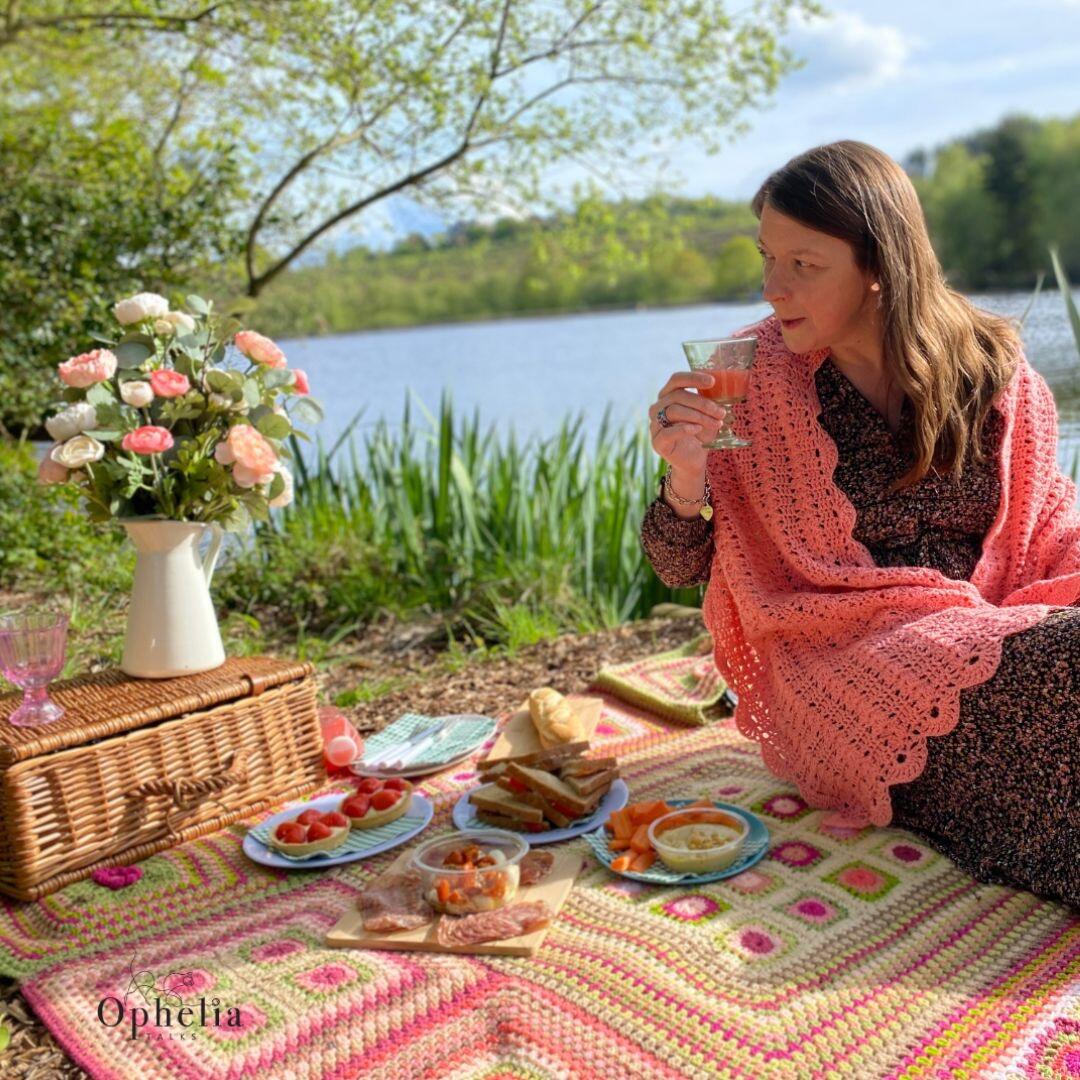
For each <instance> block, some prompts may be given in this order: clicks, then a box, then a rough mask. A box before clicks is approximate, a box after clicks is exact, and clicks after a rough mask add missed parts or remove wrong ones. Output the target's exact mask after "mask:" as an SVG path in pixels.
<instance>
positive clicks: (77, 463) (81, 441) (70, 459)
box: [49, 435, 105, 469]
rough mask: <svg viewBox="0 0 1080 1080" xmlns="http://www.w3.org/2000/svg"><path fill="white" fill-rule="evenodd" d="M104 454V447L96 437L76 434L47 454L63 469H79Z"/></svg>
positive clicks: (97, 459)
mask: <svg viewBox="0 0 1080 1080" xmlns="http://www.w3.org/2000/svg"><path fill="white" fill-rule="evenodd" d="M104 455H105V447H104V446H102V445H101V443H99V442H98V441H97V439H92V438H91V437H90V436H89V435H76V436H75V437H74V438H73V439H68V440H67V442H63V443H61V444H60V445H59V446H57V447H56V448H55V449H54V450H53V451H52V453H51V454H50V455H49V456H50V457H51V458H52V459H53V461H55V462H56V463H57V464H58V465H63V466H64V468H65V469H81V468H82V467H83V466H84V465H88V464H89V463H90V462H91V461H100V460H101V459H102V457H104Z"/></svg>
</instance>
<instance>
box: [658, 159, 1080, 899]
mask: <svg viewBox="0 0 1080 1080" xmlns="http://www.w3.org/2000/svg"><path fill="white" fill-rule="evenodd" d="M753 209H754V212H755V214H756V215H757V217H758V219H759V222H760V225H759V236H758V240H759V247H760V249H761V251H762V255H763V259H764V287H763V295H764V299H765V300H766V301H767V302H768V303H769V304H770V305H771V306H772V308H773V311H774V314H773V315H770V316H769V317H768V318H766V319H763V320H762V321H760V322H758V323H755V324H754V325H752V326H748V327H744V328H743V329H741V330H738V331H735V334H734V335H733V336H742V335H748V334H753V335H755V336H756V337H757V339H758V342H757V347H756V351H755V357H754V366H753V368H752V369H751V373H750V383H749V389H748V392H747V397H746V400H745V402H743V403H742V404H740V405H739V407H738V408H737V409H736V410H735V416H734V425H735V428H736V431H737V432H738V434H739V435H741V436H743V437H747V438H749V439H750V440H751V443H752V445H751V446H749V447H746V448H740V449H734V450H712V451H706V450H705V449H704V448H703V447H702V445H701V444H702V442H707V441H710V440H711V439H712V438H713V437H714V436H715V434H716V430H717V427H718V425H719V420H720V418H721V417H722V411H721V409H722V407H721V406H718V405H717V404H715V403H713V402H711V401H710V400H709V399H708V398H706V397H703V396H699V395H698V394H697V393H696V392H695V391H694V389H692V388H694V387H699V386H704V385H707V382H706V380H708V379H709V376H708V375H707V374H706V373H703V372H690V371H681V372H676V373H675V374H673V375H672V376H671V378H670V379H668V381H667V383H666V384H665V385H664V387H663V389H662V390H661V391H660V394H659V396H658V398H657V400H656V402H654V404H653V405H651V406H650V408H649V418H650V423H651V426H650V430H651V433H652V440H653V446H654V448H655V449H656V451H657V453H658V454H660V456H661V457H662V458H664V459H665V460H666V461H667V462H668V465H669V469H668V473H667V476H666V477H665V480H664V482H663V484H662V485H661V491H660V495H659V496H658V497H657V499H656V500H655V501H654V502H653V503H652V504H651V505H650V506H649V507H648V510H647V512H646V514H645V518H644V520H643V522H642V528H641V540H642V545H643V547H644V548H645V551H646V553H647V555H648V557H649V559H650V561H651V562H652V564H653V567H654V568H655V570H656V572H657V574H658V576H659V577H660V578H661V579H662V580H663V581H664V582H665V583H666V584H668V585H670V586H673V587H682V586H690V585H694V584H699V583H703V582H708V589H707V591H706V594H705V603H704V612H703V614H704V620H705V625H706V627H707V629H708V630H709V631H710V633H711V634H712V637H713V642H714V645H715V649H716V664H717V667H718V668H719V670H720V672H721V674H722V675H723V676H724V678H725V679H727V680H728V682H729V684H730V685H731V687H732V689H734V690H735V692H736V693H737V694H738V696H739V703H738V708H737V709H736V712H735V719H736V722H737V724H738V727H739V730H740V731H742V732H743V734H745V735H746V736H748V737H749V738H751V739H754V740H756V741H757V742H758V743H759V744H760V747H761V751H762V756H763V758H764V761H765V764H766V765H767V766H768V767H769V769H770V770H771V771H772V772H773V773H775V774H776V775H777V776H779V777H780V778H782V779H784V780H787V781H790V782H791V783H793V784H795V785H797V786H798V788H799V790H800V791H801V793H802V795H803V797H804V798H805V799H806V800H807V801H808V802H809V803H810V805H811V806H814V807H817V808H821V809H826V810H828V811H830V813H829V814H827V815H826V816H825V818H824V823H825V824H826V825H846V826H865V825H868V824H874V825H893V826H899V827H902V828H905V829H909V830H911V831H912V832H914V833H916V834H917V835H919V836H921V837H922V838H923V839H925V840H926V842H927V843H928V844H930V845H931V846H932V847H934V848H936V849H937V850H939V851H941V852H942V853H944V854H945V855H947V856H948V857H949V858H950V859H952V860H953V862H955V863H956V864H957V865H958V866H959V867H960V868H961V869H963V870H965V871H966V872H968V873H969V874H971V875H972V876H973V877H975V878H977V879H978V880H980V881H982V882H986V883H991V884H1003V885H1009V886H1013V887H1016V888H1021V889H1027V890H1030V891H1031V892H1034V893H1036V894H1038V895H1040V896H1044V897H1048V898H1052V899H1056V900H1061V901H1063V902H1065V903H1067V904H1069V905H1071V906H1075V907H1080V609H1078V608H1077V607H1073V606H1071V605H1073V604H1074V603H1076V602H1077V600H1078V597H1080V514H1078V513H1077V510H1076V509H1075V503H1076V494H1077V492H1076V485H1075V484H1074V483H1073V482H1072V481H1071V480H1069V479H1068V477H1066V476H1065V475H1063V474H1062V472H1061V471H1060V469H1059V467H1058V464H1057V456H1056V454H1057V414H1056V410H1055V406H1054V400H1053V397H1052V396H1051V393H1050V390H1049V388H1048V387H1047V385H1046V382H1045V380H1044V379H1043V378H1042V376H1040V375H1039V374H1038V373H1037V372H1036V371H1035V370H1034V369H1033V368H1032V367H1031V365H1030V364H1029V363H1028V361H1027V359H1026V358H1025V356H1024V354H1023V351H1022V349H1021V344H1020V340H1019V337H1018V335H1017V333H1016V330H1015V328H1014V325H1013V324H1012V323H1011V322H1009V321H1008V320H1006V319H1003V318H999V317H997V316H994V315H992V314H990V313H988V312H985V311H982V310H980V309H978V308H975V307H974V306H973V305H972V304H971V303H970V302H969V301H968V300H966V299H965V298H964V297H963V296H961V295H960V294H958V293H956V292H954V291H953V290H952V289H951V288H949V287H948V285H947V284H946V283H945V281H944V278H943V276H942V271H941V267H940V265H939V263H938V261H937V258H936V256H935V254H934V251H933V249H932V248H931V246H930V241H929V238H928V236H927V232H926V226H925V222H924V219H923V215H922V210H921V208H920V205H919V201H918V197H917V195H916V193H915V190H914V188H913V187H912V184H911V182H910V181H909V179H908V178H907V176H906V175H905V173H904V171H903V170H902V169H901V168H900V166H899V165H897V163H896V162H895V161H893V160H892V159H891V158H889V157H888V156H887V155H885V154H883V153H882V152H881V151H879V150H876V149H875V148H874V147H871V146H868V145H866V144H865V143H860V142H853V141H843V142H837V143H832V144H830V145H827V146H821V147H817V148H816V149H813V150H810V151H808V152H807V153H805V154H802V155H800V156H799V157H797V158H794V159H793V160H792V161H790V162H789V163H788V164H787V165H785V166H784V167H783V168H781V169H779V170H778V171H777V172H775V173H773V174H772V175H771V176H769V177H768V179H767V180H766V181H765V183H764V184H763V185H762V187H761V189H760V190H759V191H758V193H757V195H755V197H754V200H753ZM706 506H708V507H711V508H712V509H713V510H714V511H715V514H714V515H713V516H712V517H711V518H709V517H707V516H706V515H708V510H706V511H705V514H702V513H700V511H701V510H702V509H703V507H706Z"/></svg>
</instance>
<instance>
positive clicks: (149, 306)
mask: <svg viewBox="0 0 1080 1080" xmlns="http://www.w3.org/2000/svg"><path fill="white" fill-rule="evenodd" d="M168 310H169V301H168V300H166V299H165V297H164V296H158V294H157V293H152V292H141V293H136V294H135V295H134V296H129V297H128V298H127V299H126V300H121V301H120V302H119V303H118V304H117V305H116V306H115V307H114V308H113V314H114V315H115V316H116V321H117V322H118V323H120V325H121V326H130V325H131V324H132V323H138V322H143V321H144V320H145V319H160V318H161V317H162V316H163V315H165V314H166V313H167V312H168Z"/></svg>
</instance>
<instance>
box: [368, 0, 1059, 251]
mask: <svg viewBox="0 0 1080 1080" xmlns="http://www.w3.org/2000/svg"><path fill="white" fill-rule="evenodd" d="M733 3H735V6H736V7H737V0H733ZM822 4H823V6H824V7H825V8H826V9H827V10H828V12H829V13H830V17H829V18H828V19H827V20H821V19H814V20H813V21H811V22H804V21H802V20H798V21H796V22H794V23H793V25H792V26H791V27H790V28H789V32H788V33H787V34H785V35H784V36H783V37H782V39H781V40H782V41H783V42H784V43H785V44H786V45H788V47H789V48H791V49H792V50H793V51H794V52H795V53H796V54H797V55H799V56H801V57H803V58H805V59H806V61H807V63H806V66H805V67H804V68H803V69H802V70H800V71H798V72H795V73H794V74H792V75H788V76H787V77H786V78H785V79H784V80H783V82H782V83H781V85H780V87H779V89H778V90H777V92H776V94H775V95H774V96H773V97H772V98H771V99H770V100H769V103H768V104H767V105H766V106H765V107H764V108H763V109H761V110H751V111H749V112H747V113H745V114H744V118H745V119H746V120H747V121H748V122H749V123H750V124H751V130H750V131H749V132H748V133H747V134H746V135H745V136H743V137H742V138H741V139H740V140H739V141H738V142H736V143H733V144H728V145H726V146H725V147H724V149H723V150H722V151H721V152H720V153H719V154H716V155H713V156H709V155H707V154H706V153H704V151H703V150H702V149H701V148H700V147H697V146H695V145H694V144H693V143H689V142H687V143H683V144H676V143H670V144H668V145H667V146H665V147H664V148H663V155H662V156H661V157H658V158H657V165H656V167H655V169H654V170H653V175H652V176H651V177H645V178H644V179H645V180H646V181H648V180H652V181H654V182H656V181H658V182H659V183H660V184H661V185H662V187H663V188H664V189H665V190H668V191H671V192H673V193H675V192H677V193H682V194H686V195H692V196H697V195H704V194H712V195H717V196H720V197H722V198H730V199H749V198H750V197H751V196H752V195H753V193H754V191H755V190H756V189H757V186H758V184H760V182H761V181H762V180H763V179H764V178H765V177H766V176H767V175H768V173H769V172H770V170H772V169H774V168H777V167H778V166H780V165H782V164H783V163H784V162H785V161H787V160H788V159H789V158H791V157H793V156H795V155H796V154H798V153H800V152H802V151H803V150H806V149H809V148H810V147H811V146H816V145H818V144H820V143H824V142H831V141H833V140H834V139H844V138H850V139H861V140H862V141H864V142H869V143H872V144H874V145H875V146H878V147H880V148H881V149H882V150H884V151H885V152H886V153H889V154H891V155H892V156H893V157H895V158H897V159H898V160H900V159H902V158H903V157H904V156H905V155H906V154H907V153H908V152H909V151H911V150H913V149H915V148H916V147H920V146H921V147H925V148H926V149H932V148H933V147H934V146H935V145H937V144H939V143H941V142H944V141H946V140H948V139H950V138H952V137H955V136H958V135H964V134H967V133H969V132H971V131H973V130H976V129H978V128H982V127H988V126H991V125H993V124H994V123H996V122H997V121H998V120H999V119H1000V118H1001V117H1002V116H1003V115H1005V114H1006V113H1010V112H1023V113H1027V114H1029V115H1032V116H1035V117H1039V118H1047V117H1055V116H1056V117H1069V116H1072V115H1074V114H1075V113H1077V112H1080V0H1025V2H1022V3H1021V2H1018V0H985V2H981V3H976V2H972V0H961V2H951V0H902V2H900V3H896V2H895V0H893V2H891V3H885V2H879V3H871V2H858V0H850V2H844V0H822ZM662 157H666V159H667V162H666V164H663V163H662ZM583 178H584V174H583V173H582V172H581V171H580V170H578V169H576V167H573V168H568V167H562V168H555V169H553V170H552V173H551V176H550V179H551V181H552V182H553V183H555V184H558V185H561V186H563V187H564V188H565V189H566V190H569V186H570V184H571V183H572V182H573V181H574V180H575V179H583ZM612 194H613V195H614V194H615V193H614V192H613V193H612ZM630 194H633V192H630ZM440 225H441V222H440V220H439V219H438V218H437V217H436V216H435V215H433V214H431V213H430V212H428V211H426V210H424V209H423V208H421V207H418V206H416V204H415V203H412V202H411V200H408V199H405V198H398V199H396V200H394V201H393V202H392V203H391V204H390V205H387V206H385V207H383V208H381V213H380V214H379V215H372V216H371V217H370V218H368V219H366V220H365V221H363V222H359V221H358V222H357V223H356V226H355V229H354V231H353V237H354V239H357V238H359V239H361V241H362V242H365V243H368V244H371V245H372V246H378V245H380V244H384V243H386V241H387V240H388V239H389V238H390V237H392V236H394V235H405V234H407V233H408V232H410V231H414V230H415V231H419V232H433V231H438V229H439V228H440ZM357 233H360V234H361V236H360V237H357V235H356V234H357Z"/></svg>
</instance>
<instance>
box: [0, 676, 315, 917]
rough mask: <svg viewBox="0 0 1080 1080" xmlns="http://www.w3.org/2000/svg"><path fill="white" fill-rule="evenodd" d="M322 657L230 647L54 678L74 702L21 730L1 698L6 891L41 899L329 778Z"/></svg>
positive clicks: (10, 699)
mask: <svg viewBox="0 0 1080 1080" xmlns="http://www.w3.org/2000/svg"><path fill="white" fill-rule="evenodd" d="M313 671H314V668H313V666H312V665H311V664H309V663H298V662H294V661H283V660H277V659H274V658H272V657H244V658H240V657H235V658H230V659H228V660H226V662H225V663H224V664H223V665H222V666H221V667H218V668H215V669H214V670H212V671H206V672H202V673H200V674H197V675H184V676H181V677H179V678H174V679H135V678H132V677H130V676H128V675H125V674H123V673H122V672H121V671H119V670H118V669H111V670H108V671H104V672H101V673H98V674H93V675H85V676H81V677H79V678H76V679H68V680H63V681H59V682H55V683H53V684H52V685H51V686H50V688H49V694H50V696H51V697H52V698H53V700H55V701H56V702H58V703H59V704H60V705H63V707H64V709H65V710H66V713H65V715H64V716H63V717H61V719H59V720H57V721H56V722H55V723H52V724H48V725H45V726H42V727H31V728H23V727H13V726H12V725H11V724H9V723H8V722H7V718H8V717H9V716H10V715H11V714H12V713H13V712H14V711H15V709H16V708H17V707H18V705H19V702H20V701H21V697H22V695H21V694H19V693H13V694H6V695H4V696H2V697H0V826H2V827H0V892H3V893H7V894H8V895H9V896H14V897H17V898H19V899H21V900H36V899H37V898H38V897H40V896H44V895H46V894H47V893H51V892H54V891H55V890H57V889H59V888H62V887H63V886H64V885H67V884H70V883H71V882H73V881H78V880H80V879H81V878H85V877H88V876H89V875H90V873H91V872H92V871H93V870H95V869H96V868H97V867H99V866H116V865H124V864H128V863H133V862H138V861H139V860H140V859H144V858H146V857H147V856H148V855H152V854H153V853H154V852H157V851H161V850H162V849H163V848H167V847H172V846H173V845H175V844H178V843H181V842H183V841H184V840H189V839H191V838H192V837H196V836H203V835H205V834H206V833H210V832H214V831H215V830H217V829H220V828H222V827H224V826H226V825H229V824H231V823H232V822H234V821H236V820H238V819H239V818H242V817H245V816H247V815H249V814H252V813H255V812H258V811H260V810H264V809H266V808H267V807H269V806H272V805H273V804H274V803H276V802H279V801H281V800H283V799H288V798H293V797H296V796H299V795H305V794H307V793H309V792H311V791H312V790H313V789H315V788H317V787H318V786H320V785H321V784H325V782H326V770H325V767H324V765H323V759H322V740H321V737H320V729H319V721H318V715H317V712H316V704H315V699H316V695H315V680H314V679H313V678H312V673H313Z"/></svg>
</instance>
